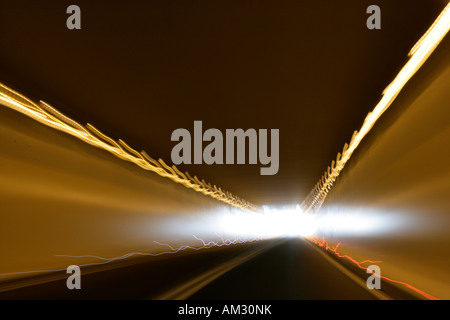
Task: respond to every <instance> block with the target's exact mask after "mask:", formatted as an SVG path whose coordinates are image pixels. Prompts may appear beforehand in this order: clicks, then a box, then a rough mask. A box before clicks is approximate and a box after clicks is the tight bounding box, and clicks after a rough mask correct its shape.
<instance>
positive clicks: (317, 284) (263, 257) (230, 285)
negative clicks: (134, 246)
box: [0, 239, 375, 300]
mask: <svg viewBox="0 0 450 320" xmlns="http://www.w3.org/2000/svg"><path fill="white" fill-rule="evenodd" d="M261 246H271V247H270V248H269V249H267V250H266V251H264V252H263V253H261V254H260V255H258V256H256V257H255V258H253V259H251V260H249V261H247V262H244V263H242V264H241V265H239V266H238V267H236V268H234V269H233V270H231V271H229V272H228V273H226V274H224V275H222V276H220V277H219V278H217V279H216V280H214V281H212V282H211V283H209V284H208V285H206V286H205V287H203V288H202V289H200V290H199V291H197V293H195V294H194V295H193V296H191V297H190V299H213V300H214V299H258V300H259V299H375V297H374V296H373V295H372V294H371V293H370V292H369V291H368V290H367V289H365V288H363V287H362V286H360V285H359V284H357V283H356V282H355V281H353V280H352V279H350V278H349V277H348V276H347V275H345V274H344V273H343V272H341V271H340V270H339V269H337V268H336V267H335V266H334V265H333V264H332V263H330V261H328V260H327V259H326V258H324V257H323V255H321V254H320V252H318V251H317V250H316V249H315V248H313V247H312V245H310V244H308V243H307V242H306V241H304V240H301V239H292V240H288V241H284V242H282V243H270V242H267V241H265V242H260V243H254V244H249V245H238V246H233V247H226V248H218V249H206V250H204V251H200V252H196V253H193V252H186V253H181V254H180V255H179V256H176V255H171V256H170V257H165V258H158V259H155V258H150V259H149V258H143V259H141V260H135V261H134V262H133V264H130V265H126V262H125V261H124V262H121V263H122V264H123V265H117V266H115V267H114V268H113V269H109V270H108V269H107V270H90V271H89V272H91V273H89V272H87V273H85V272H84V271H83V269H82V278H81V279H82V280H81V281H82V288H81V290H68V289H67V288H66V283H65V282H66V278H67V275H64V274H61V275H60V278H59V279H56V280H53V281H49V282H46V283H41V284H37V285H29V286H25V287H22V288H16V289H14V290H9V291H4V292H0V299H154V298H156V297H158V296H160V295H161V294H162V293H164V292H166V291H167V290H170V289H171V288H176V287H177V286H178V285H179V284H182V283H185V282H186V281H189V279H191V278H193V277H196V276H198V275H201V274H202V273H205V272H207V271H208V270H209V269H210V268H211V267H212V266H217V265H220V264H221V263H226V261H228V260H229V259H232V258H234V257H236V256H238V255H240V254H242V253H243V252H246V251H249V250H250V251H251V250H255V249H260V248H261ZM29 283H30V284H31V283H33V281H29ZM0 288H1V286H0Z"/></svg>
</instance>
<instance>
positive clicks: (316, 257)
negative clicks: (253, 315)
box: [191, 239, 375, 300]
mask: <svg viewBox="0 0 450 320" xmlns="http://www.w3.org/2000/svg"><path fill="white" fill-rule="evenodd" d="M191 299H255V300H265V299H268V300H272V299H275V300H276V299H287V300H291V299H352V300H353V299H375V296H373V295H372V294H371V293H370V292H369V291H368V289H365V288H363V287H362V286H360V285H359V284H357V283H356V282H355V281H353V280H352V279H350V278H349V277H348V276H347V275H345V274H344V273H343V272H341V271H340V270H339V269H337V268H336V267H335V266H334V265H333V264H331V263H330V262H329V261H327V259H325V258H324V257H323V256H322V255H321V254H320V253H319V252H318V251H317V250H316V249H315V248H313V247H312V245H310V244H308V243H307V242H306V241H305V240H302V239H293V240H289V241H286V242H284V243H283V244H281V245H278V246H276V247H273V248H271V249H269V250H267V251H265V252H264V253H262V254H260V255H259V256H257V257H255V258H254V259H252V260H250V261H248V262H245V263H243V264H241V265H240V266H238V267H237V268H235V269H233V270H231V271H230V272H228V273H227V274H225V275H223V276H222V277H220V278H219V279H217V280H216V281H214V282H212V283H210V284H209V285H207V286H206V287H204V288H203V289H201V290H200V291H198V292H197V293H196V294H194V295H193V296H191Z"/></svg>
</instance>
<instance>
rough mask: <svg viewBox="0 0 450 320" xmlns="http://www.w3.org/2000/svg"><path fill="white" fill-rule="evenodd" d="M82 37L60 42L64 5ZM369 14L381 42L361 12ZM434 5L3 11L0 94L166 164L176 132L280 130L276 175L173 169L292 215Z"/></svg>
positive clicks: (126, 5) (164, 5) (436, 1)
mask: <svg viewBox="0 0 450 320" xmlns="http://www.w3.org/2000/svg"><path fill="white" fill-rule="evenodd" d="M73 3H76V4H78V5H79V6H80V8H81V12H82V29H81V30H75V31H70V30H68V29H67V28H66V18H67V15H66V13H65V11H66V8H67V6H68V5H70V4H73ZM370 4H377V5H379V6H380V8H381V13H382V15H381V20H382V22H381V23H382V29H381V30H368V29H367V28H366V19H367V17H368V15H367V14H366V8H367V7H368V6H369V5H370ZM445 4H446V1H443V0H427V1H411V0H397V1H392V0H383V1H381V0H376V1H365V0H358V1H355V0H353V1H350V0H339V1H336V0H332V1H330V0H326V1H325V0H322V1H317V0H308V1H300V0H292V1H246V0H239V1H237V0H236V1H234V0H232V1H230V0H226V1H211V0H202V1H200V0H195V1H186V0H177V1H167V0H161V1H120V2H119V1H71V2H68V1H57V2H56V1H53V3H52V2H51V1H47V2H46V3H45V4H43V3H41V2H38V1H10V3H2V7H1V8H0V39H1V42H0V81H2V82H4V83H6V84H8V85H10V86H12V87H13V88H15V89H17V90H19V91H21V92H23V93H25V94H28V95H30V96H31V97H32V98H35V99H43V100H45V101H47V102H48V103H50V104H52V105H54V106H55V107H57V108H58V109H59V110H61V111H63V112H64V113H66V114H67V115H69V116H71V117H73V118H75V119H76V120H78V121H80V122H82V123H86V122H90V123H92V124H94V125H95V126H96V127H98V128H99V129H101V130H103V131H104V132H106V133H108V134H109V135H110V136H112V137H114V138H122V139H124V140H125V141H127V142H128V143H129V144H130V145H132V146H133V147H135V148H137V149H140V150H141V149H143V150H146V151H147V152H148V153H149V154H150V155H152V156H153V157H161V158H163V159H164V160H167V161H168V162H170V151H171V149H172V147H173V145H174V143H173V142H171V141H170V135H171V133H172V131H173V130H175V129H177V128H187V129H189V130H191V131H192V126H193V121H194V120H202V121H203V126H204V128H205V129H206V128H219V129H221V130H225V129H227V128H230V129H231V128H243V129H247V128H255V129H258V128H267V129H280V170H279V172H278V174H277V175H275V176H260V175H259V167H260V165H252V166H250V165H212V166H207V165H185V166H180V168H181V169H183V170H187V171H189V172H190V173H192V174H196V175H197V176H199V177H201V178H204V179H205V180H207V181H211V182H212V183H214V184H217V185H219V186H221V187H223V188H225V189H227V190H230V191H231V192H233V193H235V194H237V195H239V196H241V197H243V198H245V199H247V200H249V201H253V202H255V203H258V204H265V203H292V202H300V201H302V200H303V198H304V197H305V196H306V194H307V193H308V192H309V191H310V189H311V188H312V187H313V185H314V184H315V183H316V181H317V180H318V179H319V177H320V176H321V174H322V172H323V171H324V170H325V169H326V167H327V166H328V165H329V163H330V162H331V160H332V159H334V158H335V156H336V154H337V152H338V151H340V150H341V149H342V146H343V145H344V143H345V142H347V141H348V140H349V139H350V137H351V135H352V132H353V131H354V130H355V129H358V128H359V127H360V125H361V124H362V121H363V119H364V118H365V116H366V114H367V113H368V111H370V110H371V109H373V107H374V106H375V104H376V102H377V101H378V99H379V97H380V94H381V92H382V90H383V89H384V87H385V86H386V85H388V84H389V82H390V81H391V80H392V79H393V77H394V76H395V75H396V73H397V72H398V71H399V69H400V68H401V66H402V65H403V64H404V63H405V61H406V59H407V53H408V51H409V49H410V48H411V46H412V45H413V44H414V43H415V42H416V41H417V40H418V39H419V38H420V36H421V35H422V34H423V33H424V32H425V31H426V29H427V28H428V27H429V26H430V25H431V23H432V22H433V20H434V19H435V18H436V17H437V15H438V14H439V12H440V11H441V10H442V9H443V7H444V6H445Z"/></svg>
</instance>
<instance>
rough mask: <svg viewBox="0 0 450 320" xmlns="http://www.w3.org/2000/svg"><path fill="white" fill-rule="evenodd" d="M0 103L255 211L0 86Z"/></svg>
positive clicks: (218, 197) (41, 102)
mask: <svg viewBox="0 0 450 320" xmlns="http://www.w3.org/2000/svg"><path fill="white" fill-rule="evenodd" d="M0 103H1V104H3V105H4V106H6V107H9V108H11V109H14V110H16V111H19V112H20V113H22V114H25V115H27V116H29V117H30V118H33V119H34V120H37V121H39V122H41V123H43V124H45V125H47V126H49V127H52V128H54V129H57V130H60V131H63V132H65V133H68V134H70V135H72V136H74V137H77V138H79V139H80V140H83V141H84V142H86V143H89V144H91V145H93V146H95V147H97V148H101V149H104V150H106V151H108V152H110V153H112V154H114V155H116V156H117V157H119V158H121V159H123V160H126V161H130V162H133V163H135V164H136V165H138V166H139V167H141V168H143V169H145V170H148V171H152V172H155V173H157V174H158V175H160V176H162V177H167V178H169V179H171V180H172V181H174V182H176V183H180V184H182V185H184V186H185V187H187V188H191V189H193V190H195V191H197V192H200V193H203V194H204V195H207V196H210V197H213V198H214V199H217V200H220V201H223V202H225V203H227V204H229V205H232V206H234V207H237V208H240V209H243V210H253V211H257V210H258V207H257V206H255V205H253V204H251V203H249V202H247V201H245V200H243V199H240V198H238V197H236V196H234V195H233V194H231V193H229V192H227V191H222V189H221V188H217V187H216V186H215V185H214V186H212V185H211V184H210V183H206V182H205V181H204V180H202V181H200V180H199V179H198V178H197V177H196V176H194V178H192V177H191V176H190V175H189V173H188V172H185V174H183V173H182V172H180V171H179V170H178V169H177V168H176V167H175V165H174V166H172V167H169V166H168V165H167V164H166V163H164V161H163V160H162V159H159V160H158V161H156V160H154V159H153V158H151V157H150V156H149V155H148V154H147V153H146V152H145V151H142V152H140V153H139V152H137V151H136V150H134V149H132V148H131V147H130V146H128V145H127V144H126V143H125V142H124V141H123V140H119V143H117V142H115V141H114V140H113V139H111V138H110V137H108V136H106V135H104V134H103V133H102V132H100V131H99V130H98V129H96V128H95V127H94V126H93V125H91V124H87V125H86V128H85V127H83V126H81V125H80V124H79V123H77V122H76V121H74V120H72V119H70V118H68V117H66V116H65V115H63V114H62V113H60V112H59V111H57V110H56V109H55V108H53V107H52V106H50V105H49V104H47V103H45V102H43V101H40V103H39V104H36V103H34V102H33V101H31V100H30V99H28V98H26V97H25V96H23V95H21V94H20V93H18V92H15V91H13V90H12V89H10V88H8V87H7V86H5V85H3V84H1V83H0Z"/></svg>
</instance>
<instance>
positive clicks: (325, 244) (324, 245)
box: [306, 237, 440, 300]
mask: <svg viewBox="0 0 450 320" xmlns="http://www.w3.org/2000/svg"><path fill="white" fill-rule="evenodd" d="M306 239H307V240H309V241H311V242H312V243H314V244H316V245H318V246H320V247H322V248H324V249H325V250H327V251H330V252H332V253H334V254H335V255H336V256H338V257H339V258H346V259H348V260H350V261H351V262H352V263H354V264H355V265H356V266H358V268H360V269H363V270H367V269H368V268H367V267H364V266H362V264H364V263H371V264H374V263H381V262H382V261H372V260H364V261H361V262H358V261H357V260H355V259H353V258H352V257H350V256H349V255H342V254H340V253H339V252H338V251H337V249H338V248H339V246H340V243H338V244H337V245H336V246H334V247H333V246H330V245H329V244H328V242H326V241H325V239H324V238H322V240H318V239H314V238H310V237H308V238H306ZM372 274H374V275H375V276H376V277H380V278H381V279H384V280H387V281H390V282H393V283H397V284H400V285H403V286H405V287H407V288H409V289H411V290H413V291H415V292H417V293H418V294H420V295H422V296H424V297H425V298H427V299H430V300H440V299H438V298H436V297H434V296H432V295H431V294H428V293H426V292H424V291H422V290H419V289H417V288H416V287H413V286H412V285H410V284H408V283H405V282H401V281H397V280H393V279H390V278H387V277H385V276H382V275H378V274H376V273H374V272H372Z"/></svg>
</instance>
